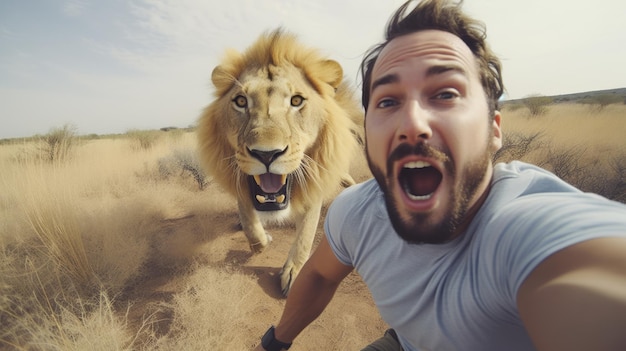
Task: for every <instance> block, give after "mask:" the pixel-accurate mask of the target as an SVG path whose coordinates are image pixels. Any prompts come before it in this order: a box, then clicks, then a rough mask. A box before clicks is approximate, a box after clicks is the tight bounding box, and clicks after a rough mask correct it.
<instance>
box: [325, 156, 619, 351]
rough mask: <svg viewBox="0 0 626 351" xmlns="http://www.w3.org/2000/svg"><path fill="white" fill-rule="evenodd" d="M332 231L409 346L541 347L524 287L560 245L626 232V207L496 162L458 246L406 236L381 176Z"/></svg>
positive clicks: (350, 202) (336, 205)
mask: <svg viewBox="0 0 626 351" xmlns="http://www.w3.org/2000/svg"><path fill="white" fill-rule="evenodd" d="M325 231H326V236H327V238H328V241H329V243H330V246H331V247H332V249H333V251H334V253H335V255H336V256H337V258H338V259H339V260H340V261H341V262H342V263H344V264H346V265H350V266H353V267H355V269H356V271H357V272H358V273H359V274H360V275H361V277H362V278H363V280H364V281H365V283H366V284H367V286H368V287H369V289H370V291H371V293H372V296H373V298H374V301H375V303H376V306H377V307H378V309H379V311H380V314H381V316H382V317H383V318H384V320H385V321H386V322H387V323H388V324H389V326H390V327H392V328H394V329H395V330H396V332H397V333H398V336H399V339H400V342H401V344H402V347H403V348H404V350H406V351H433V350H436V351H447V350H480V351H502V350H507V351H515V350H534V347H533V345H532V342H531V340H530V338H529V336H528V335H527V333H526V331H525V329H524V327H523V324H522V321H521V320H520V317H519V314H518V311H517V303H516V296H517V291H518V289H519V287H520V285H521V284H522V282H523V281H524V279H525V278H526V277H527V276H528V274H529V273H530V272H531V271H532V270H533V268H535V267H536V266H537V265H538V264H539V263H540V262H541V261H542V260H544V259H545V258H546V257H548V256H549V255H551V254H552V253H554V252H556V251H558V250H560V249H563V248H565V247H567V246H570V245H572V244H575V243H578V242H581V241H584V240H588V239H592V238H598V237H610V236H626V205H623V204H620V203H618V202H615V201H609V200H607V199H605V198H602V197H600V196H597V195H594V194H588V193H583V192H581V191H579V190H577V189H576V188H574V187H572V186H571V185H569V184H567V183H565V182H563V181H562V180H560V179H558V178H557V177H556V176H554V175H553V174H551V173H549V172H547V171H545V170H543V169H541V168H538V167H535V166H532V165H529V164H525V163H522V162H512V163H509V164H498V165H496V166H495V169H494V177H493V180H492V188H491V191H490V194H489V196H488V197H487V200H486V201H485V203H484V204H483V206H482V207H481V209H480V210H479V211H478V213H477V214H476V217H475V218H474V220H473V222H472V223H471V225H470V226H469V227H468V229H467V231H466V232H465V233H464V234H463V235H461V236H460V237H458V238H457V239H455V240H453V241H451V242H449V243H445V244H441V245H432V244H424V245H416V244H408V243H406V242H405V241H404V240H402V239H401V238H400V237H399V236H398V235H397V234H396V233H395V232H394V230H393V227H392V226H391V224H390V222H389V217H388V215H387V210H386V208H385V202H384V199H383V193H382V191H381V190H380V188H379V187H378V184H377V183H376V182H375V181H374V180H368V181H366V182H364V183H361V184H358V185H355V186H352V187H350V188H348V189H346V190H345V191H343V192H342V193H341V194H340V195H339V196H338V197H337V198H336V199H335V200H334V201H333V203H332V205H331V207H330V209H329V211H328V214H327V215H326V220H325Z"/></svg>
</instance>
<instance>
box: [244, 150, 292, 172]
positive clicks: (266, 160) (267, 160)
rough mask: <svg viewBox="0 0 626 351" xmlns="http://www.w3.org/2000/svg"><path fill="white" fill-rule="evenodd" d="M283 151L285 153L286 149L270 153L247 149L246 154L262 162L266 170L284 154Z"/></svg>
mask: <svg viewBox="0 0 626 351" xmlns="http://www.w3.org/2000/svg"><path fill="white" fill-rule="evenodd" d="M285 151H287V148H285V149H283V150H280V149H276V150H270V151H261V150H251V149H248V152H250V155H252V157H254V158H256V159H257V160H259V161H261V162H263V164H264V165H265V167H268V168H269V166H270V164H271V163H272V162H274V161H275V160H276V159H277V158H278V157H280V155H282V154H284V153H285Z"/></svg>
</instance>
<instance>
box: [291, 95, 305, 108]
mask: <svg viewBox="0 0 626 351" xmlns="http://www.w3.org/2000/svg"><path fill="white" fill-rule="evenodd" d="M303 102H304V98H303V97H302V95H294V96H292V97H291V106H293V107H298V106H300V105H302V103H303Z"/></svg>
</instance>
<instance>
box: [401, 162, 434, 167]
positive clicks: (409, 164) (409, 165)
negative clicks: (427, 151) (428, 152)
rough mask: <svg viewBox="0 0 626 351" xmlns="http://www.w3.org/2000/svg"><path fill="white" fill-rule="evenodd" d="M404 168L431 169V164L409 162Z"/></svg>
mask: <svg viewBox="0 0 626 351" xmlns="http://www.w3.org/2000/svg"><path fill="white" fill-rule="evenodd" d="M403 167H404V168H426V167H430V163H428V162H424V161H413V162H407V163H405V164H404V166H403Z"/></svg>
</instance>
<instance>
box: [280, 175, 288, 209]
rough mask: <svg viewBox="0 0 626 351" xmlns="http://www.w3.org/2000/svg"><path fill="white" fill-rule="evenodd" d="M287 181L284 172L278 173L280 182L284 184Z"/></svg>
mask: <svg viewBox="0 0 626 351" xmlns="http://www.w3.org/2000/svg"><path fill="white" fill-rule="evenodd" d="M285 183H287V175H286V174H281V175H280V184H285ZM279 202H282V201H279Z"/></svg>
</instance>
